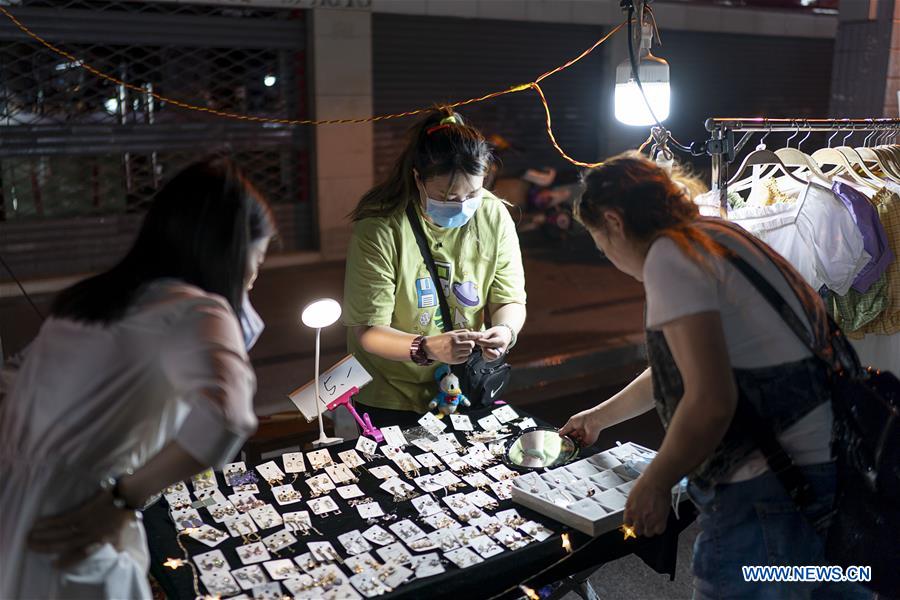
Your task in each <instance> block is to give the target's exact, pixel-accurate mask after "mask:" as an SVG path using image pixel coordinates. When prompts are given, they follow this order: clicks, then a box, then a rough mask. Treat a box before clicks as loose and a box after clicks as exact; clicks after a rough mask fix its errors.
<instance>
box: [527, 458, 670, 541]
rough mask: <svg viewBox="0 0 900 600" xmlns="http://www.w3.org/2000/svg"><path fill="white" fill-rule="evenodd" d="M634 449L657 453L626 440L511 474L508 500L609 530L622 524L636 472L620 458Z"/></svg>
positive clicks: (580, 526)
mask: <svg viewBox="0 0 900 600" xmlns="http://www.w3.org/2000/svg"><path fill="white" fill-rule="evenodd" d="M635 452H637V453H639V454H641V455H643V456H645V457H648V458H649V457H653V456H656V452H655V451H653V450H650V449H649V448H645V447H643V446H640V445H638V444H634V443H632V442H628V443H625V444H622V445H619V446H616V447H614V448H610V449H608V450H604V451H603V452H599V453H597V454H594V455H593V456H590V457H588V458H584V459H581V460H578V461H575V462H572V463H569V464H567V465H563V466H561V467H556V468H553V469H547V470H545V471H543V472H540V473H538V472H536V471H533V472H530V473H525V474H523V475H519V476H518V477H516V478H515V479H513V480H512V499H513V502H516V503H518V504H521V505H522V506H526V507H528V508H530V509H532V510H535V511H537V512H539V513H541V514H542V515H545V516H547V517H550V518H551V519H554V520H556V521H559V522H560V523H563V524H565V525H568V526H570V527H572V528H574V529H577V530H578V531H580V532H582V533H586V534H587V535H590V536H594V537H596V536H599V535H602V534H604V533H607V532H609V531H612V530H613V529H616V528H618V527H619V526H620V525H621V524H622V516H623V514H624V512H625V500H626V499H627V496H628V492H629V491H630V490H631V487H632V486H633V485H634V480H635V479H636V478H637V476H636V472H635V471H633V470H632V469H630V468H628V467H626V466H625V464H624V462H623V461H624V460H626V459H628V458H629V457H631V455H632V454H634V453H635ZM590 489H593V490H594V491H593V493H590V492H589V490H590ZM676 489H677V488H676ZM589 493H590V495H588V494H589ZM673 495H674V493H673ZM570 499H573V500H574V502H570V501H569V500H570ZM554 500H556V501H554ZM685 500H687V495H686V494H684V495H683V497H682V498H681V501H682V502H684V501H685Z"/></svg>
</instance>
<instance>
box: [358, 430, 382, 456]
mask: <svg viewBox="0 0 900 600" xmlns="http://www.w3.org/2000/svg"><path fill="white" fill-rule="evenodd" d="M356 449H357V450H358V451H359V452H362V453H363V454H365V455H366V456H374V455H375V452H377V451H378V443H377V442H376V441H375V440H372V439H369V438H367V437H365V436H363V435H361V436H359V438H358V439H357V440H356Z"/></svg>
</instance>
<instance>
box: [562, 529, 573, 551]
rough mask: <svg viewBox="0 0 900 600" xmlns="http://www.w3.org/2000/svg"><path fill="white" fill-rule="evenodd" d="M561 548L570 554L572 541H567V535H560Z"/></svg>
mask: <svg viewBox="0 0 900 600" xmlns="http://www.w3.org/2000/svg"><path fill="white" fill-rule="evenodd" d="M562 547H563V550H565V551H566V552H568V553H569V554H572V540H570V539H569V534H568V533H564V534H562Z"/></svg>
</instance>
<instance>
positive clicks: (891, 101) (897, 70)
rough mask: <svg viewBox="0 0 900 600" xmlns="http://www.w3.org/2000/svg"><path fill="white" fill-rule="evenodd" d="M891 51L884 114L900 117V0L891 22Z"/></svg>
mask: <svg viewBox="0 0 900 600" xmlns="http://www.w3.org/2000/svg"><path fill="white" fill-rule="evenodd" d="M891 25H892V26H891V52H890V57H889V58H888V76H887V86H886V88H885V91H884V116H885V117H893V118H898V117H900V2H897V0H894V18H893V21H892V23H891Z"/></svg>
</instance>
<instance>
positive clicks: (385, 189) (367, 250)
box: [344, 109, 525, 424]
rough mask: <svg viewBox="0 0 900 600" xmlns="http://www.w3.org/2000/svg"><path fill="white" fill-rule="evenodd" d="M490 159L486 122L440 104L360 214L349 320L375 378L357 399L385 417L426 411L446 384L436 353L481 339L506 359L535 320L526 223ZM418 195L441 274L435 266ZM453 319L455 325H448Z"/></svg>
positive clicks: (353, 347)
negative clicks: (526, 270)
mask: <svg viewBox="0 0 900 600" xmlns="http://www.w3.org/2000/svg"><path fill="white" fill-rule="evenodd" d="M490 164H491V150H490V147H489V146H488V144H487V142H486V141H485V139H484V136H482V134H481V133H480V132H479V131H478V130H477V129H475V128H473V127H471V126H469V125H467V124H466V123H465V122H464V121H463V119H462V117H461V116H460V115H459V114H458V113H455V112H453V111H452V110H449V109H447V110H444V109H440V110H434V111H432V112H431V113H429V114H428V115H427V116H426V117H425V118H423V119H422V120H421V121H420V122H419V123H418V124H416V125H415V126H414V127H413V128H412V129H411V131H410V139H409V142H408V144H407V146H406V148H405V149H404V151H403V153H402V154H401V155H400V156H399V157H398V159H397V162H396V163H395V165H394V168H393V169H392V171H391V173H390V175H389V176H388V178H387V179H386V180H385V181H384V182H383V183H381V184H379V185H377V186H375V187H374V188H372V189H371V190H370V191H369V192H368V193H366V194H365V195H364V196H363V198H362V199H361V200H360V202H359V205H358V206H357V207H356V209H355V210H354V211H353V213H352V219H353V221H354V227H353V237H352V239H351V242H350V249H349V252H348V256H347V274H346V281H345V285H344V307H345V323H346V325H347V326H348V327H349V328H350V331H349V334H348V345H349V348H350V351H351V352H353V353H354V354H355V355H356V357H357V359H358V360H359V361H360V363H362V365H363V366H364V367H365V368H366V370H367V371H369V373H371V374H372V376H373V379H374V380H373V382H372V383H370V384H369V385H367V386H366V387H365V388H363V389H362V390H361V391H360V394H359V398H358V399H359V402H360V403H362V404H364V405H366V407H367V409H369V408H373V407H374V408H376V409H380V410H378V411H374V410H370V412H371V413H374V414H375V415H381V416H380V417H378V418H381V419H382V420H381V421H379V420H378V418H376V423H379V422H381V423H386V424H391V423H399V422H401V421H400V420H401V419H406V420H407V421H408V420H409V419H410V418H411V417H412V416H413V415H414V414H421V413H422V412H425V411H426V410H427V406H428V403H429V401H430V400H431V399H432V397H433V396H434V395H435V393H436V392H437V384H436V382H435V380H434V372H435V369H436V368H437V364H436V363H445V364H451V365H452V364H459V363H463V362H465V361H466V360H467V359H468V357H469V355H470V354H471V353H472V351H473V349H474V348H475V346H476V345H478V346H480V347H481V348H482V350H483V351H484V354H485V357H486V358H488V359H496V358H498V357H500V356H502V355H503V354H504V353H505V352H506V351H507V350H508V348H509V347H510V346H511V345H512V344H513V343H514V342H515V339H516V336H517V334H518V332H519V330H520V329H521V328H522V325H523V324H524V322H525V278H524V274H523V270H522V258H521V252H520V250H519V240H518V237H517V234H516V230H515V226H514V223H513V221H512V218H511V217H510V215H509V212H508V211H507V209H506V207H505V205H504V204H503V202H502V201H500V200H499V199H498V198H497V197H496V196H494V195H493V194H491V193H490V192H488V191H486V190H485V189H484V188H483V183H484V177H485V175H486V174H487V173H488V169H489V167H490ZM408 206H412V207H413V208H414V211H415V216H416V218H417V219H418V220H419V221H420V222H421V225H422V227H423V229H424V231H425V236H426V238H427V240H428V243H429V246H430V250H431V253H432V255H433V256H434V260H435V263H436V266H437V269H438V277H439V279H440V281H437V282H433V281H432V279H431V277H430V276H429V274H428V270H427V268H426V265H425V261H424V259H423V258H422V254H421V252H420V251H419V248H418V246H417V245H416V240H415V237H414V234H413V230H412V228H411V224H410V221H409V220H408V215H407V212H406V210H407V207H408ZM435 286H442V288H443V290H444V292H445V296H446V297H447V301H448V303H449V306H450V312H451V314H449V315H441V314H440V310H439V302H438V299H437V296H436V291H437V290H436V287H435ZM442 318H443V319H449V320H451V322H452V329H453V330H454V331H452V332H449V333H444V332H443V322H442ZM488 321H489V322H490V325H491V326H490V327H489V328H487V329H485V323H487V322H488ZM432 361H433V362H434V363H435V364H432ZM382 411H388V412H387V413H385V412H382ZM398 411H403V412H401V413H399V414H398ZM404 413H405V414H404Z"/></svg>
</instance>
